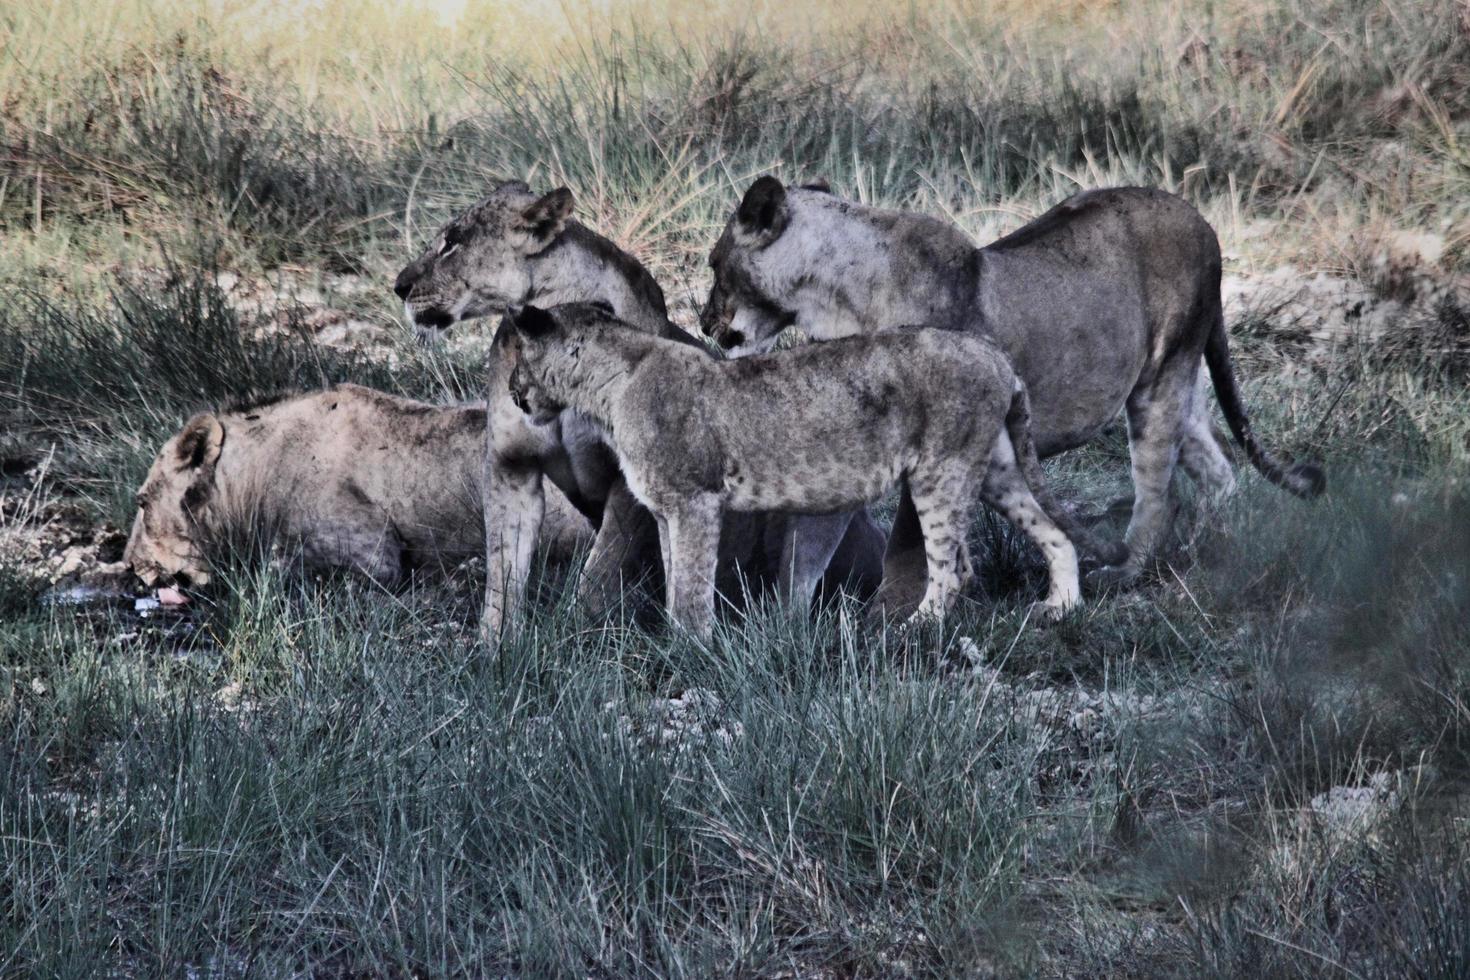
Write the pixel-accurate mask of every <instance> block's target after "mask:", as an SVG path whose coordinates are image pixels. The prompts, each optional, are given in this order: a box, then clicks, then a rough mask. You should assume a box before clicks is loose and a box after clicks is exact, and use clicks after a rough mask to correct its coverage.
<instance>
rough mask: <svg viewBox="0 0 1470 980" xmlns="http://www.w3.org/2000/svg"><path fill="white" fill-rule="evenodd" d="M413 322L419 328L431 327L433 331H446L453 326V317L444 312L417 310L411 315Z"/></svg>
mask: <svg viewBox="0 0 1470 980" xmlns="http://www.w3.org/2000/svg"><path fill="white" fill-rule="evenodd" d="M413 322H414V323H415V324H416V325H418V326H420V327H432V328H433V329H435V330H446V329H448V328H449V327H451V326H453V325H454V317H453V316H451V315H450V314H449V313H446V312H445V311H444V310H438V309H429V310H419V311H418V312H417V313H415V314H414V315H413Z"/></svg>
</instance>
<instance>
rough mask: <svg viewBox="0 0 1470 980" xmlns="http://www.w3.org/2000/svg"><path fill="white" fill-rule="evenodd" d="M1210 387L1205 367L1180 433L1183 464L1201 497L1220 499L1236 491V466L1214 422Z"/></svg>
mask: <svg viewBox="0 0 1470 980" xmlns="http://www.w3.org/2000/svg"><path fill="white" fill-rule="evenodd" d="M1208 385H1209V378H1208V376H1207V375H1206V374H1205V370H1204V368H1203V367H1201V368H1200V369H1199V371H1198V372H1197V373H1196V377H1195V385H1194V392H1193V397H1192V400H1191V403H1190V406H1189V410H1188V411H1187V413H1186V414H1185V419H1184V424H1183V427H1182V431H1181V432H1180V442H1179V464H1180V465H1181V466H1183V467H1184V472H1185V473H1187V474H1189V478H1190V480H1192V481H1193V482H1194V485H1195V486H1196V487H1197V488H1198V489H1199V492H1200V493H1201V494H1203V495H1204V496H1206V497H1209V498H1212V499H1215V500H1219V499H1221V498H1224V497H1228V496H1229V495H1230V494H1231V493H1233V492H1234V491H1235V467H1233V466H1231V465H1230V459H1229V458H1228V457H1227V456H1226V455H1225V452H1224V450H1222V449H1221V447H1220V441H1219V439H1217V438H1216V437H1215V429H1214V426H1213V425H1211V423H1210V413H1209V409H1208V405H1209V398H1208V397H1207V386H1208Z"/></svg>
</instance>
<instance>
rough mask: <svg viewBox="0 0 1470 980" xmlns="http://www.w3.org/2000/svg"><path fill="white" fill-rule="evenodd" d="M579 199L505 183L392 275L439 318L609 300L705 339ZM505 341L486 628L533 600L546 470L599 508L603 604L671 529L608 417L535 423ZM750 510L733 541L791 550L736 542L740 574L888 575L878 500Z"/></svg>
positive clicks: (807, 585)
mask: <svg viewBox="0 0 1470 980" xmlns="http://www.w3.org/2000/svg"><path fill="white" fill-rule="evenodd" d="M572 207H573V198H572V192H571V191H569V190H567V189H566V188H564V187H563V188H559V189H557V190H553V191H551V192H549V193H547V194H542V195H536V194H533V193H531V190H530V188H528V187H527V186H526V185H525V184H524V183H521V182H520V181H509V182H506V183H502V184H500V185H499V186H497V187H496V188H495V189H494V190H493V191H492V192H491V193H490V195H489V196H488V197H486V198H485V199H484V200H482V201H480V202H479V203H478V204H476V205H474V206H473V207H471V208H469V209H468V210H466V211H465V212H464V213H462V214H460V215H459V216H457V217H455V218H454V219H453V220H452V221H450V222H449V224H448V225H446V226H445V227H444V229H443V231H442V232H441V233H440V235H439V238H438V240H437V242H436V243H435V244H434V246H433V247H432V248H430V249H429V250H428V251H426V252H425V253H424V254H423V255H421V256H420V257H419V258H418V259H416V260H414V261H413V262H412V263H410V264H409V265H408V266H407V267H406V268H404V270H403V271H402V272H401V273H400V274H399V276H398V279H397V281H396V282H395V283H394V287H393V288H394V291H395V292H397V294H398V296H399V297H400V298H401V299H402V300H403V302H404V309H405V313H406V314H407V316H408V318H409V320H410V321H411V322H412V323H413V324H414V325H415V326H416V327H418V328H419V329H421V330H429V331H433V330H442V329H446V328H448V327H449V326H451V325H452V324H454V323H456V322H459V321H461V320H467V319H471V318H473V317H480V316H486V315H489V314H492V313H504V312H505V311H506V310H508V309H509V308H510V307H512V306H518V305H521V304H525V303H530V302H532V301H535V302H537V303H540V304H542V305H543V306H550V305H554V304H557V303H567V302H575V301H579V300H600V301H603V302H606V303H608V304H610V305H611V306H612V308H613V309H614V310H615V311H616V312H617V315H618V316H619V317H620V318H621V319H622V320H623V321H624V322H625V323H627V324H629V325H630V326H632V327H634V328H636V329H639V330H642V331H644V332H645V333H647V334H649V335H650V336H655V337H662V338H665V339H669V340H675V341H680V342H682V343H685V344H687V345H690V346H691V349H693V350H696V351H700V350H701V348H700V346H699V344H698V342H697V341H695V340H693V339H692V338H690V337H689V336H688V335H686V334H685V333H684V331H682V330H680V329H679V328H678V327H676V326H674V325H673V324H672V323H670V322H669V319H668V312H667V309H666V308H665V306H664V295H663V290H661V289H660V288H659V286H658V283H656V282H655V281H654V279H653V277H652V276H651V275H649V273H648V270H647V269H645V268H644V267H643V266H642V265H641V264H640V263H639V262H638V260H637V259H635V258H634V257H633V256H631V255H629V254H627V253H626V252H624V251H623V250H622V249H620V248H618V247H617V246H616V245H615V244H613V243H612V242H611V241H609V240H608V239H606V238H604V237H602V236H601V235H598V234H597V233H596V232H593V231H592V230H591V229H589V228H587V227H586V226H584V225H582V224H581V223H580V222H578V221H576V220H574V219H573V218H572V217H571V214H572ZM505 355H506V350H505V347H504V345H501V344H497V345H496V346H495V347H494V348H493V350H492V353H491V355H490V364H489V391H490V393H491V394H490V405H491V410H490V420H489V426H488V429H487V433H486V440H487V444H486V452H485V454H484V455H485V525H486V526H487V527H489V528H491V529H493V530H494V531H495V533H493V534H491V536H490V539H489V541H488V542H487V566H488V571H489V575H488V577H487V579H486V586H485V590H486V591H485V616H484V620H483V631H484V632H485V633H486V635H487V636H493V635H495V634H496V633H497V632H498V631H499V630H500V628H501V626H502V624H503V623H504V622H505V621H506V619H507V617H508V616H509V614H510V613H511V612H512V610H513V609H514V607H515V606H516V604H517V603H518V602H519V601H520V598H521V595H522V591H523V589H524V586H525V581H526V574H527V571H528V569H529V567H530V558H531V554H532V552H533V549H534V548H535V544H536V536H537V529H538V527H539V524H540V520H541V517H540V515H541V509H542V503H541V486H542V477H543V476H545V477H547V478H549V479H550V480H551V481H552V482H553V483H554V484H556V485H557V486H558V487H560V488H561V489H562V490H563V491H564V492H565V493H566V494H567V496H568V497H569V498H570V499H571V500H572V502H573V503H574V504H575V505H576V506H577V507H578V508H579V509H580V510H582V511H583V512H584V513H586V514H588V515H589V516H591V517H592V518H593V519H594V521H600V527H599V530H598V534H597V540H596V543H595V544H594V545H593V548H592V552H591V554H590V555H589V556H588V559H587V564H586V566H585V567H584V569H583V573H582V577H581V580H580V582H579V583H578V593H579V596H580V598H581V599H582V601H583V604H584V606H585V607H586V608H588V610H589V611H590V612H592V613H593V614H595V613H596V612H597V611H599V610H600V609H601V608H602V607H603V606H604V605H605V604H606V603H607V602H608V601H609V600H611V599H612V598H614V597H615V596H616V594H617V591H618V585H619V583H620V582H622V581H627V580H631V579H636V578H639V577H641V576H642V575H643V574H644V573H645V572H646V570H647V569H648V568H650V567H657V555H658V551H657V537H658V530H657V528H656V526H655V525H654V523H653V520H652V518H651V517H650V516H649V514H648V513H647V511H646V510H644V509H643V508H642V507H641V506H640V505H639V504H638V502H637V501H636V500H635V499H634V497H633V496H632V494H630V493H629V492H628V489H627V486H626V483H625V481H624V479H623V477H622V475H621V473H620V472H619V469H618V461H617V460H616V458H615V457H614V456H613V454H612V453H611V452H610V451H609V450H608V448H607V446H606V445H605V444H604V442H603V440H602V437H601V435H600V433H599V431H598V430H597V428H596V427H595V426H592V425H590V424H588V423H587V422H586V420H585V419H582V418H580V417H579V416H578V415H577V414H576V413H574V412H569V413H566V414H565V415H563V416H561V417H559V418H558V419H557V420H556V422H555V423H553V424H551V425H545V426H536V425H531V424H529V423H528V421H527V419H526V417H525V416H524V415H522V414H521V412H519V411H518V410H517V409H516V408H515V406H514V405H513V404H511V402H510V401H509V398H508V395H507V390H508V381H509V378H510V371H511V369H512V367H513V365H512V363H511V362H510V361H509V360H508V359H507V357H506V356H505ZM743 523H744V525H745V526H744V527H742V528H740V529H738V530H737V532H736V533H733V534H731V535H729V536H728V537H729V538H730V540H731V542H732V544H733V543H734V542H736V541H740V542H755V541H766V539H770V538H777V539H779V541H778V542H777V544H778V548H779V554H778V555H770V556H768V557H767V558H765V559H761V560H760V561H756V558H755V556H753V555H752V556H748V557H747V558H746V559H741V557H740V556H738V555H736V554H734V553H733V552H732V553H730V554H728V555H727V557H729V558H731V560H732V561H731V563H729V564H733V565H734V566H738V568H732V569H731V573H730V576H728V577H729V578H732V579H733V578H734V577H736V576H735V573H736V571H739V572H741V573H742V574H744V575H747V576H751V577H755V578H760V577H763V573H762V572H761V571H760V570H759V569H756V568H755V567H753V566H754V564H760V563H764V564H767V565H775V566H777V569H776V576H777V579H778V581H777V584H778V587H779V589H780V591H781V592H782V594H784V595H786V596H790V597H793V598H795V599H797V600H798V601H804V600H808V599H810V597H811V595H812V593H813V591H814V589H815V587H816V586H817V585H818V584H819V583H822V584H824V585H828V586H830V585H831V584H832V583H833V582H834V581H838V580H851V581H853V582H854V584H855V585H857V587H858V590H859V591H862V590H863V589H865V588H866V584H867V582H868V580H870V579H871V580H872V581H873V582H876V581H877V580H878V579H879V577H880V569H881V565H882V554H881V553H882V549H883V547H884V543H885V541H886V538H885V536H884V535H883V532H882V531H881V530H880V529H879V528H878V527H877V525H876V524H874V523H873V521H872V519H871V518H870V517H869V516H868V514H867V513H866V512H865V511H864V512H861V513H859V514H857V515H850V514H839V515H832V516H824V517H799V518H795V519H789V520H788V519H786V518H784V517H772V518H770V519H769V520H768V519H764V518H762V519H759V520H756V521H754V522H753V523H752V521H751V520H749V519H745V520H743ZM762 547H763V548H764V546H762ZM834 559H835V562H834Z"/></svg>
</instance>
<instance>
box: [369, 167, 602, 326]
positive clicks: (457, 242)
mask: <svg viewBox="0 0 1470 980" xmlns="http://www.w3.org/2000/svg"><path fill="white" fill-rule="evenodd" d="M572 204H573V198H572V192H571V191H569V190H567V189H566V188H565V187H559V188H557V189H556V190H554V191H551V192H550V193H547V194H543V195H541V196H539V197H538V196H537V195H535V194H533V193H532V192H531V189H530V188H529V187H527V186H526V185H525V184H523V183H521V182H520V181H518V180H515V181H509V182H507V183H504V184H501V185H499V186H498V187H496V188H495V190H493V191H491V193H490V196H488V197H486V198H485V199H484V200H482V201H480V202H479V203H478V204H476V205H474V206H473V207H471V208H469V209H468V210H466V211H465V212H464V213H462V214H460V215H459V216H458V217H456V218H455V219H454V220H452V221H450V222H449V223H448V224H447V225H445V226H444V228H443V229H442V230H441V231H440V233H439V236H438V238H437V239H436V240H435V242H434V245H433V246H432V247H431V248H429V249H428V251H426V252H424V254H423V255H420V256H419V257H418V258H417V259H415V260H414V261H412V262H410V263H409V264H408V266H407V267H405V268H404V270H403V271H402V272H400V273H399V274H398V279H397V280H396V281H395V282H394V284H393V291H394V292H395V293H397V294H398V298H399V299H401V300H403V308H404V313H405V315H406V316H407V317H408V320H409V322H410V323H412V324H413V325H414V326H415V327H417V328H418V329H420V330H427V331H434V332H437V331H441V330H445V329H447V328H448V327H450V326H451V325H453V324H455V323H457V322H459V321H460V320H469V319H473V318H474V317H481V316H490V315H492V314H503V313H505V312H506V311H507V310H509V309H510V308H511V307H514V306H520V305H522V304H524V303H526V302H527V301H528V300H529V299H530V297H531V292H532V289H533V287H534V281H533V277H532V271H531V261H530V260H531V259H532V257H534V256H536V255H538V254H540V253H541V252H543V251H545V250H546V249H547V248H549V247H550V246H551V245H552V243H553V242H555V241H556V239H557V236H559V235H560V234H561V233H562V231H563V229H565V227H566V223H567V219H568V217H569V216H570V215H571V213H572Z"/></svg>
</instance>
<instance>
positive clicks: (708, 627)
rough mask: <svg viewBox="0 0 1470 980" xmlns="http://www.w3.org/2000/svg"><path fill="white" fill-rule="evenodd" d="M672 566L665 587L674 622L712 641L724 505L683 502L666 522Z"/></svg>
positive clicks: (711, 500) (712, 500)
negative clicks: (721, 508)
mask: <svg viewBox="0 0 1470 980" xmlns="http://www.w3.org/2000/svg"><path fill="white" fill-rule="evenodd" d="M662 523H663V526H664V527H666V528H667V529H668V530H667V534H666V538H667V554H668V556H669V563H668V566H667V567H666V568H665V569H664V577H665V583H664V588H665V590H666V591H667V593H668V607H669V615H670V616H671V617H672V618H673V620H674V622H675V623H677V624H678V625H680V626H682V627H683V628H684V629H687V630H688V631H689V632H691V633H693V634H694V635H695V636H697V637H699V638H700V639H701V640H707V639H709V637H710V635H711V633H712V632H713V631H714V624H715V563H716V561H717V560H718V558H719V552H720V504H719V501H718V500H717V499H716V498H713V497H698V498H695V499H692V500H682V501H680V502H679V504H678V505H677V506H676V507H672V508H670V509H669V511H668V513H667V515H666V516H665V518H664V520H663V522H662Z"/></svg>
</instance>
